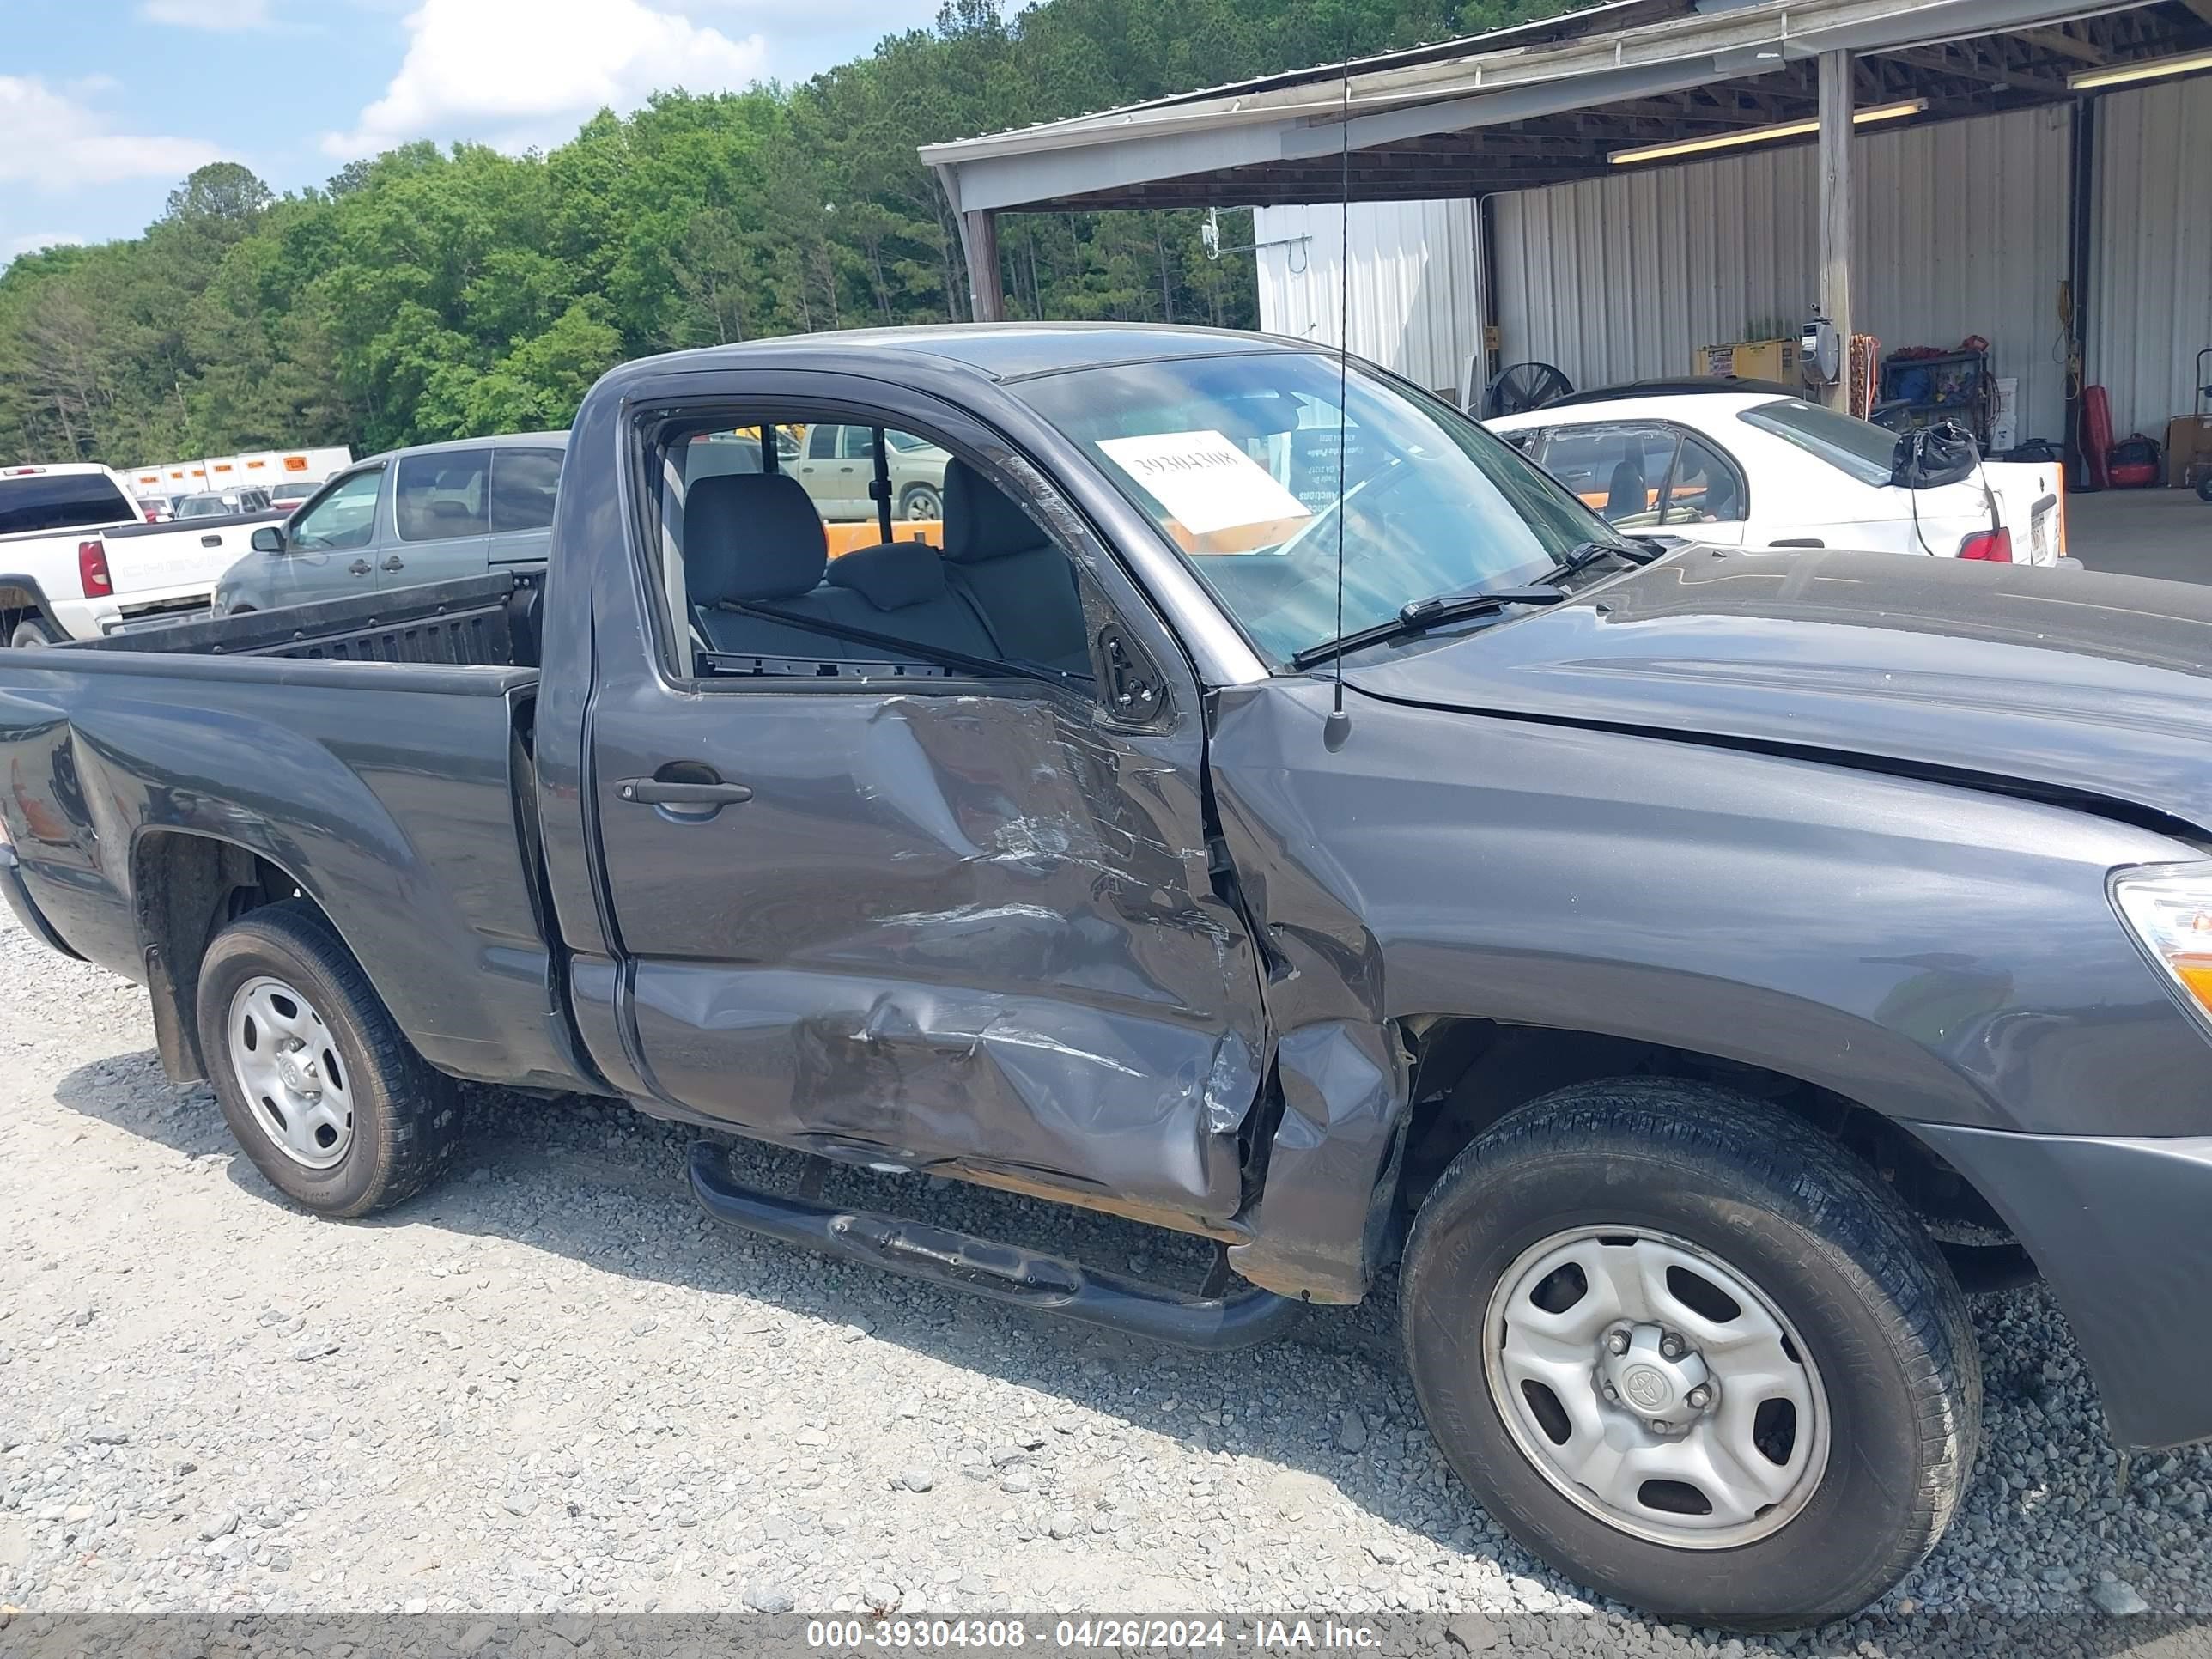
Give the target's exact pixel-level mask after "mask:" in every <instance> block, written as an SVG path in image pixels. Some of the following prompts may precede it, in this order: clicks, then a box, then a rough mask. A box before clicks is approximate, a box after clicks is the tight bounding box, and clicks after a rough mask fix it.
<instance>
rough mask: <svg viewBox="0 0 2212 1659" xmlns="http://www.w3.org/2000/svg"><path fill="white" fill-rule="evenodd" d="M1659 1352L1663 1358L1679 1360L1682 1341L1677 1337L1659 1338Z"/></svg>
mask: <svg viewBox="0 0 2212 1659" xmlns="http://www.w3.org/2000/svg"><path fill="white" fill-rule="evenodd" d="M1659 1352H1660V1355H1661V1357H1662V1358H1667V1359H1680V1358H1681V1357H1682V1339H1681V1338H1680V1337H1679V1336H1662V1337H1661V1338H1660V1339H1659Z"/></svg>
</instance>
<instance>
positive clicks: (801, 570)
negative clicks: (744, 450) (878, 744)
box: [684, 472, 853, 662]
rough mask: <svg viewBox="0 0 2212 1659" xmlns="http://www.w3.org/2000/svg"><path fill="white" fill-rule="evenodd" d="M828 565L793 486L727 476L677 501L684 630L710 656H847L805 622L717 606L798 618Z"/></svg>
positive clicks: (772, 477) (842, 646) (807, 508)
mask: <svg viewBox="0 0 2212 1659" xmlns="http://www.w3.org/2000/svg"><path fill="white" fill-rule="evenodd" d="M828 568H829V538H828V537H827V535H825V534H824V532H823V528H822V520H821V518H820V517H819V516H818V515H817V513H816V512H815V510H814V503H813V501H811V500H810V499H809V498H808V496H807V494H806V491H805V489H802V488H801V487H800V485H799V481H798V480H797V479H796V478H791V477H785V476H784V475H783V474H781V473H778V472H732V473H723V474H719V475H717V476H715V477H707V478H702V479H700V480H699V482H698V483H696V484H694V485H693V486H692V487H691V488H690V490H689V491H688V492H687V493H686V495H685V497H684V586H685V588H686V589H687V590H688V592H689V594H690V601H691V614H692V619H693V622H694V623H696V626H697V628H698V629H699V632H700V633H701V635H703V636H704V637H705V639H706V641H707V644H708V647H709V648H710V649H712V650H714V651H717V652H720V653H726V654H729V655H733V656H760V657H801V658H805V657H812V658H816V659H819V660H821V661H823V662H832V661H836V660H837V659H840V658H843V657H849V656H851V655H852V654H853V647H852V646H851V645H850V644H848V642H846V641H842V640H839V639H837V638H836V637H835V636H834V635H829V634H820V633H817V632H815V631H814V630H813V629H809V628H807V627H806V626H805V623H800V622H784V621H780V620H778V619H775V618H773V617H758V616H752V615H750V614H748V613H746V612H744V611H732V610H728V609H726V608H723V607H726V606H728V605H764V606H766V607H768V608H769V609H770V610H773V611H783V612H785V613H787V614H793V615H803V614H805V606H806V605H809V604H811V596H812V595H813V594H814V593H815V592H816V591H817V589H818V588H819V587H820V586H821V585H822V578H823V574H824V572H825V571H827V569H828Z"/></svg>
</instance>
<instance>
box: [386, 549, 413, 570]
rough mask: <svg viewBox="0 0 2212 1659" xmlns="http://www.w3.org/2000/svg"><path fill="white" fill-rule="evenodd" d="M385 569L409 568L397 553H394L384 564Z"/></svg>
mask: <svg viewBox="0 0 2212 1659" xmlns="http://www.w3.org/2000/svg"><path fill="white" fill-rule="evenodd" d="M384 568H386V570H404V569H405V568H407V564H406V562H405V561H404V559H402V558H401V557H400V556H398V554H397V553H394V554H393V555H392V556H391V557H390V558H388V559H386V561H385V562H384Z"/></svg>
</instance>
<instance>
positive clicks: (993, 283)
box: [960, 209, 1006, 323]
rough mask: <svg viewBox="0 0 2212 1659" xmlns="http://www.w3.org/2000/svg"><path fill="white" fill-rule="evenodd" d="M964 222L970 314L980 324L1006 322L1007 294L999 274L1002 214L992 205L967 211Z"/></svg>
mask: <svg viewBox="0 0 2212 1659" xmlns="http://www.w3.org/2000/svg"><path fill="white" fill-rule="evenodd" d="M960 225H961V228H962V229H963V231H964V232H965V233H966V234H965V236H964V238H963V240H965V241H966V243H967V245H968V305H969V313H968V314H969V316H971V317H973V318H974V319H975V320H976V321H977V322H979V323H1003V322H1004V321H1006V290H1005V289H1003V288H1002V287H1000V277H999V216H998V215H997V214H995V213H993V212H992V211H990V210H988V209H983V210H979V211H977V212H974V213H963V214H962V215H961V216H960Z"/></svg>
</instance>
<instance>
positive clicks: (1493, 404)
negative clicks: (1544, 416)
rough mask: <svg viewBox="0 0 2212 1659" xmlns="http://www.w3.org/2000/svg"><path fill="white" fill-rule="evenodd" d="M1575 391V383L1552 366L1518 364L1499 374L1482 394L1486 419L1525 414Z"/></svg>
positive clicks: (1553, 402) (1544, 364)
mask: <svg viewBox="0 0 2212 1659" xmlns="http://www.w3.org/2000/svg"><path fill="white" fill-rule="evenodd" d="M1574 389H1575V384H1574V382H1573V381H1572V380H1569V379H1568V378H1567V377H1566V376H1565V374H1561V373H1560V372H1559V370H1558V369H1556V368H1553V367H1552V366H1551V364H1549V363H1515V364H1512V365H1511V366H1510V367H1509V368H1504V369H1502V370H1500V371H1499V372H1498V378H1497V379H1496V380H1492V382H1491V383H1490V390H1489V391H1487V392H1484V393H1483V394H1482V413H1483V417H1484V418H1485V419H1489V418H1490V417H1492V416H1498V415H1522V414H1526V413H1527V412H1528V410H1532V409H1541V408H1542V407H1543V406H1544V405H1545V404H1555V403H1557V402H1559V399H1560V398H1564V397H1565V396H1567V395H1568V394H1569V393H1570V392H1572V391H1573V390H1574Z"/></svg>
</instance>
